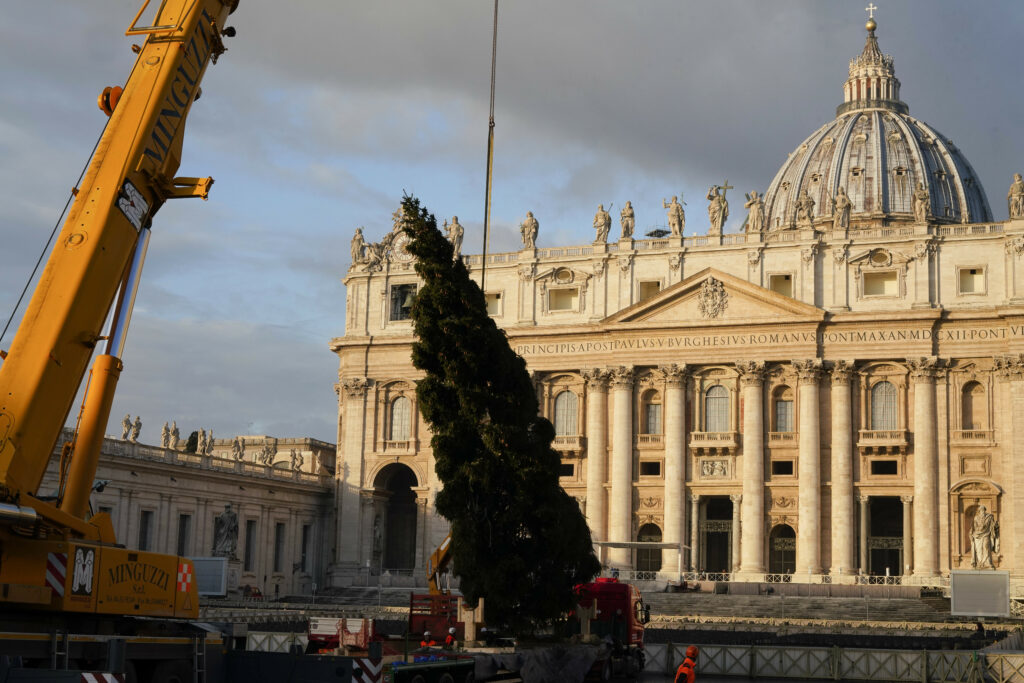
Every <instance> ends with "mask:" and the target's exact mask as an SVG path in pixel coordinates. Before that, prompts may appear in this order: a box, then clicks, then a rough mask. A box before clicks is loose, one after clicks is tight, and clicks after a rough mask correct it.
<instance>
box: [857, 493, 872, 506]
mask: <svg viewBox="0 0 1024 683" xmlns="http://www.w3.org/2000/svg"><path fill="white" fill-rule="evenodd" d="M869 498H871V496H865V495H863V494H861V495H858V496H857V501H858V502H859V503H860V504H861V505H867V503H868V499H869Z"/></svg>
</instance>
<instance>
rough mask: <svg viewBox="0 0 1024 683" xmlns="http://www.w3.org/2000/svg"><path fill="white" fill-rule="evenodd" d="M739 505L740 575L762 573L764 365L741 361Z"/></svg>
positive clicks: (760, 362) (756, 362)
mask: <svg viewBox="0 0 1024 683" xmlns="http://www.w3.org/2000/svg"><path fill="white" fill-rule="evenodd" d="M736 367H737V368H738V369H739V371H740V386H741V387H742V391H743V403H744V409H743V502H742V504H741V507H740V518H741V519H740V530H741V532H742V534H743V535H742V537H741V538H740V569H739V571H740V573H741V574H763V573H764V571H765V562H764V547H765V540H764V535H765V534H764V363H763V362H762V361H742V362H739V363H737V364H736Z"/></svg>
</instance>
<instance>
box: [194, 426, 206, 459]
mask: <svg viewBox="0 0 1024 683" xmlns="http://www.w3.org/2000/svg"><path fill="white" fill-rule="evenodd" d="M205 452H206V430H205V429H203V428H201V427H200V429H199V438H198V439H197V440H196V453H198V454H199V455H202V454H203V453H205Z"/></svg>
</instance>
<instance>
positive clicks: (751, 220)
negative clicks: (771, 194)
mask: <svg viewBox="0 0 1024 683" xmlns="http://www.w3.org/2000/svg"><path fill="white" fill-rule="evenodd" d="M746 197H747V201H746V202H745V203H744V204H743V208H744V209H746V210H747V232H753V233H758V232H761V231H762V230H764V197H762V196H761V195H759V194H758V193H757V190H754V191H753V192H751V193H750V194H748V195H746Z"/></svg>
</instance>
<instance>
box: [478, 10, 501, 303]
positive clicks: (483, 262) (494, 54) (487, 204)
mask: <svg viewBox="0 0 1024 683" xmlns="http://www.w3.org/2000/svg"><path fill="white" fill-rule="evenodd" d="M497 61H498V0H494V34H493V37H492V38H491V115H490V118H488V120H487V188H486V190H485V192H486V197H485V198H484V253H483V255H482V256H481V257H480V289H481V290H483V291H484V292H485V293H486V291H487V290H485V289H484V278H485V277H486V275H487V237H488V235H489V234H490V229H491V171H492V169H493V168H494V74H495V68H496V65H497Z"/></svg>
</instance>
